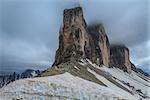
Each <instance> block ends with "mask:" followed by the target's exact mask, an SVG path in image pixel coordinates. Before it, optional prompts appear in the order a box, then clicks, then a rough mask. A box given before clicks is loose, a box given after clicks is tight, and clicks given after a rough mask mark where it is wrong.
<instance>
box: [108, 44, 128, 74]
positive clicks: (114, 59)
mask: <svg viewBox="0 0 150 100" xmlns="http://www.w3.org/2000/svg"><path fill="white" fill-rule="evenodd" d="M110 56H111V66H113V67H118V68H120V69H122V70H124V71H126V72H128V73H131V62H130V59H129V58H130V57H129V49H128V48H127V47H126V46H124V45H111V46H110Z"/></svg>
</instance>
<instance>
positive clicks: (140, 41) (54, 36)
mask: <svg viewBox="0 0 150 100" xmlns="http://www.w3.org/2000/svg"><path fill="white" fill-rule="evenodd" d="M148 1H149V0H0V74H7V73H11V72H13V71H19V72H21V71H23V70H25V69H28V68H31V69H40V70H43V69H46V68H47V67H50V65H51V64H52V63H53V61H54V56H55V51H56V49H57V48H58V34H59V33H58V32H59V29H60V26H61V24H62V19H63V10H64V9H65V8H72V7H75V6H78V5H80V6H81V7H83V11H84V17H85V20H86V21H87V24H90V23H93V22H100V23H103V24H104V26H105V29H106V32H107V34H108V37H109V39H110V42H111V43H124V44H125V45H127V46H128V47H129V49H130V55H131V60H132V62H133V63H134V64H135V65H138V66H140V68H142V69H144V70H146V71H148V68H149V67H150V52H149V48H150V37H149V25H148V24H149V23H150V21H149V19H148V17H149V15H148V14H149V13H150V12H149V2H148Z"/></svg>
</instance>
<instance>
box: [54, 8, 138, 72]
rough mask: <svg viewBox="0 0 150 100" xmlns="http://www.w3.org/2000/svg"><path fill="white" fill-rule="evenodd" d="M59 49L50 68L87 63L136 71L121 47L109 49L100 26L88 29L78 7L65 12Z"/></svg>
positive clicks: (106, 38)
mask: <svg viewBox="0 0 150 100" xmlns="http://www.w3.org/2000/svg"><path fill="white" fill-rule="evenodd" d="M59 34H60V36H59V48H58V50H57V52H56V57H55V62H54V64H53V66H55V65H59V64H61V63H65V62H67V61H74V60H75V61H78V60H80V59H86V58H87V59H89V60H91V61H92V62H93V63H96V64H97V65H99V66H101V65H105V66H107V67H113V66H115V67H118V68H120V69H122V70H124V71H126V72H128V73H131V71H132V69H136V68H135V67H134V64H132V63H131V61H130V55H129V49H128V48H127V47H126V46H124V45H110V43H109V39H108V36H107V34H106V32H105V29H104V26H103V25H102V24H93V25H87V24H86V21H85V19H84V16H83V11H82V8H81V7H76V8H72V9H66V10H64V18H63V26H62V28H61V30H60V32H59Z"/></svg>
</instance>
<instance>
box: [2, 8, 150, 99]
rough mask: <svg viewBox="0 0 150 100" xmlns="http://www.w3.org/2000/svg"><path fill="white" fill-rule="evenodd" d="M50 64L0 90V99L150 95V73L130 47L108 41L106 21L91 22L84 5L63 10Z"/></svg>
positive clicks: (120, 97) (104, 97)
mask: <svg viewBox="0 0 150 100" xmlns="http://www.w3.org/2000/svg"><path fill="white" fill-rule="evenodd" d="M63 15H64V16H63V26H62V27H61V29H60V31H59V47H58V50H57V51H56V56H55V61H54V63H53V65H52V67H49V68H48V69H47V70H45V71H43V72H41V74H40V75H38V77H36V78H27V79H21V80H17V81H14V82H12V83H10V84H8V85H7V86H4V87H3V88H1V89H0V100H150V78H149V77H147V76H146V75H145V73H144V71H142V70H141V69H138V68H136V66H135V65H134V64H133V63H132V62H131V61H130V55H129V49H128V48H127V47H126V46H124V45H122V44H121V45H120V44H119V45H118V44H113V45H112V44H110V43H109V39H108V36H107V34H106V31H105V29H104V26H103V25H102V24H97V23H96V24H94V23H93V24H92V25H87V23H86V21H85V19H84V15H83V10H82V8H81V7H75V8H71V9H65V10H64V14H63Z"/></svg>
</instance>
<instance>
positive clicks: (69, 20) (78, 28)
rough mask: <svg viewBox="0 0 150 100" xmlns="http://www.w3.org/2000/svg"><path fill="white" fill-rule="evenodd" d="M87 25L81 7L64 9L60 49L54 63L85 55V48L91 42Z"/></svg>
mask: <svg viewBox="0 0 150 100" xmlns="http://www.w3.org/2000/svg"><path fill="white" fill-rule="evenodd" d="M86 27H87V26H86V22H85V20H84V17H83V11H82V8H81V7H76V8H73V9H66V10H64V18H63V27H62V29H61V30H60V36H59V49H58V50H57V52H56V58H55V62H54V65H58V64H60V63H63V62H66V61H70V60H77V59H79V58H82V57H85V50H84V49H85V46H88V44H89V37H88V32H87V30H86Z"/></svg>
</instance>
